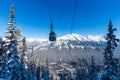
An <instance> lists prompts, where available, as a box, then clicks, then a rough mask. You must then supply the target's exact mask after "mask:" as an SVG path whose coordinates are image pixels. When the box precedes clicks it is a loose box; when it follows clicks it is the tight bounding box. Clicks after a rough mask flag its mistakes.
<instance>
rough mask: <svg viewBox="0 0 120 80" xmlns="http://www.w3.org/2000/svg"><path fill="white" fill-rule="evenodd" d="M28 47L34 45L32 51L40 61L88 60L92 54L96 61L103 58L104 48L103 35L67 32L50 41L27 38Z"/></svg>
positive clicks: (117, 53) (117, 52) (117, 50)
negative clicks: (83, 34)
mask: <svg viewBox="0 0 120 80" xmlns="http://www.w3.org/2000/svg"><path fill="white" fill-rule="evenodd" d="M27 42H28V43H27V44H28V47H30V46H33V47H34V53H36V54H37V55H38V56H40V58H41V60H42V61H45V60H46V58H48V59H49V61H51V62H53V61H57V62H58V61H63V62H68V61H76V60H77V59H78V58H85V59H87V60H88V61H89V60H90V58H91V56H94V57H95V59H96V61H102V60H103V54H102V53H103V50H104V48H105V37H104V36H102V35H96V36H93V35H88V36H82V35H79V34H76V33H73V34H67V35H65V36H62V37H59V38H57V41H55V42H50V41H48V40H45V39H32V38H31V39H27ZM119 50H120V47H118V48H117V49H116V51H115V52H116V54H115V56H116V57H118V58H120V57H119V56H118V55H119Z"/></svg>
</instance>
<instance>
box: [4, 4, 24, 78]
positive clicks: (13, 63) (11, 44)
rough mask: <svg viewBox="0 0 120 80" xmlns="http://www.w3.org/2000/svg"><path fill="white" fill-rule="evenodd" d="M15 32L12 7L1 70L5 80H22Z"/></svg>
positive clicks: (12, 8)
mask: <svg viewBox="0 0 120 80" xmlns="http://www.w3.org/2000/svg"><path fill="white" fill-rule="evenodd" d="M16 34H17V31H16V28H15V26H14V5H12V7H11V11H10V20H9V27H8V28H7V32H6V40H5V44H4V47H5V50H4V52H5V54H4V60H5V61H4V67H3V69H2V74H3V78H4V79H5V80H22V79H21V71H20V63H21V61H20V56H19V53H18V50H17V46H18V44H17V37H16Z"/></svg>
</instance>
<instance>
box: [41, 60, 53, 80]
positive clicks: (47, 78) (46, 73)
mask: <svg viewBox="0 0 120 80" xmlns="http://www.w3.org/2000/svg"><path fill="white" fill-rule="evenodd" d="M43 73H44V77H43V79H44V80H52V76H51V75H50V72H49V65H48V58H47V59H46V66H45V67H44V72H43Z"/></svg>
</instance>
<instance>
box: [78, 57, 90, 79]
mask: <svg viewBox="0 0 120 80" xmlns="http://www.w3.org/2000/svg"><path fill="white" fill-rule="evenodd" d="M87 69H88V63H87V60H86V59H79V60H78V68H77V69H76V71H77V79H76V80H87V79H88V72H87Z"/></svg>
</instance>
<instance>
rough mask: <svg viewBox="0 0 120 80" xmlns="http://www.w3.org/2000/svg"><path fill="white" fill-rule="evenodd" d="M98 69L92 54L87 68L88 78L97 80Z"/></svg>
mask: <svg viewBox="0 0 120 80" xmlns="http://www.w3.org/2000/svg"><path fill="white" fill-rule="evenodd" d="M98 70H99V68H98V65H96V64H95V62H94V59H93V56H92V59H91V64H90V66H89V68H88V78H89V80H98V74H97V72H98Z"/></svg>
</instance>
